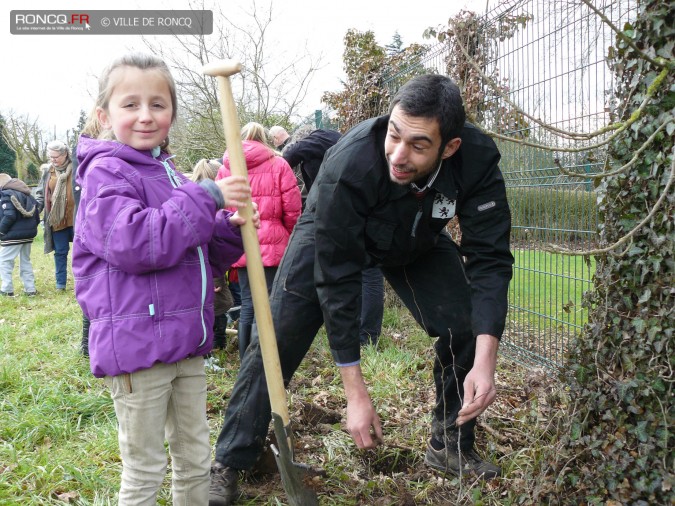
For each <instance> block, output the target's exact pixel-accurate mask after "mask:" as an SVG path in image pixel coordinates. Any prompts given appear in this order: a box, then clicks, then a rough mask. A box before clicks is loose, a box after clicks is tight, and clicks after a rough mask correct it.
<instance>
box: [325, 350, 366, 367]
mask: <svg viewBox="0 0 675 506" xmlns="http://www.w3.org/2000/svg"><path fill="white" fill-rule="evenodd" d="M330 352H331V354H332V355H333V360H334V361H335V363H336V364H337V366H338V367H347V366H350V365H356V364H358V363H360V362H361V348H360V346H356V348H347V349H344V350H334V349H331V350H330Z"/></svg>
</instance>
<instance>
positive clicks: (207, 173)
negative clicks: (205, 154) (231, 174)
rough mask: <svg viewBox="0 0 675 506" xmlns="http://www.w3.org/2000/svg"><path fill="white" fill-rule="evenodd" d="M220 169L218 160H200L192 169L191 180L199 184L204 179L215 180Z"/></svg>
mask: <svg viewBox="0 0 675 506" xmlns="http://www.w3.org/2000/svg"><path fill="white" fill-rule="evenodd" d="M218 169H220V162H219V161H218V160H207V159H206V158H202V159H201V160H199V161H198V162H197V163H196V164H195V166H194V168H193V169H192V180H193V181H194V182H195V183H199V182H200V181H202V180H204V179H216V176H217V175H218Z"/></svg>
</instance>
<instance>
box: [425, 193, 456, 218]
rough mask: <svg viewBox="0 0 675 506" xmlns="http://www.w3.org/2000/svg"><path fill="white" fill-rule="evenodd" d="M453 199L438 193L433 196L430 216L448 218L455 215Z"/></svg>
mask: <svg viewBox="0 0 675 506" xmlns="http://www.w3.org/2000/svg"><path fill="white" fill-rule="evenodd" d="M455 203H456V201H455V200H450V199H449V198H448V197H446V196H445V195H442V194H440V193H437V194H436V197H434V208H433V209H432V211H431V217H432V218H442V219H450V218H452V217H453V216H454V215H455Z"/></svg>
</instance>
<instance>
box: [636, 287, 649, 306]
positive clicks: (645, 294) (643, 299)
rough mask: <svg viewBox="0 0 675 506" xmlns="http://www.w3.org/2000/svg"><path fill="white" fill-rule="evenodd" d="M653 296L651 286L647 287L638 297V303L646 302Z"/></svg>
mask: <svg viewBox="0 0 675 506" xmlns="http://www.w3.org/2000/svg"><path fill="white" fill-rule="evenodd" d="M651 296H652V291H651V290H650V289H649V288H647V289H646V290H645V291H644V292H643V293H642V295H641V296H640V298H639V299H638V303H639V304H644V303H645V302H647V301H648V300H649V299H650V298H651Z"/></svg>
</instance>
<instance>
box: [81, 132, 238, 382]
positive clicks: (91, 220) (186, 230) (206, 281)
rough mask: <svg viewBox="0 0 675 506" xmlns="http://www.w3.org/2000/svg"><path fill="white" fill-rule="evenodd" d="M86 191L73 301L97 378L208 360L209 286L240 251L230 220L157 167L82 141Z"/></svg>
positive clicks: (107, 145)
mask: <svg viewBox="0 0 675 506" xmlns="http://www.w3.org/2000/svg"><path fill="white" fill-rule="evenodd" d="M77 157H78V159H79V162H80V164H79V167H78V170H77V180H78V182H79V183H80V184H81V186H82V196H81V201H80V207H79V209H78V213H77V225H76V227H75V239H74V241H73V274H74V276H75V295H76V297H77V301H78V302H79V304H80V306H81V307H82V310H83V312H84V314H85V315H86V316H87V317H88V318H89V320H90V321H91V326H90V328H89V354H90V360H91V371H92V373H93V374H94V375H95V376H97V377H102V376H116V375H118V374H122V373H131V372H134V371H138V370H140V369H147V368H149V367H151V366H152V365H153V364H155V363H157V362H163V363H174V362H178V361H179V360H182V359H184V358H187V357H189V356H197V355H205V354H206V353H208V352H209V351H211V348H212V345H213V278H214V276H218V275H221V274H222V273H223V272H224V271H225V270H226V269H227V268H228V267H229V266H230V265H231V264H232V262H234V261H235V260H237V259H238V258H239V257H240V256H241V254H242V251H243V248H242V242H241V235H240V231H239V229H238V227H235V226H233V225H231V223H230V221H229V219H228V218H229V216H230V213H228V212H226V211H218V210H217V204H216V202H215V200H214V198H213V197H212V196H211V195H210V194H209V192H208V191H207V190H205V189H204V188H203V187H201V186H200V185H198V184H195V183H192V182H190V181H189V180H188V179H187V178H185V177H184V176H183V175H182V174H180V173H177V172H174V171H173V167H172V165H170V162H166V159H167V158H168V156H167V155H166V154H165V153H162V154H161V155H159V157H158V158H157V159H154V158H153V157H152V155H151V153H150V152H149V151H137V150H135V149H133V148H131V147H129V146H127V145H125V144H120V143H118V142H114V141H102V140H95V139H91V138H88V137H85V136H82V137H80V140H79V143H78V147H77Z"/></svg>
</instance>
